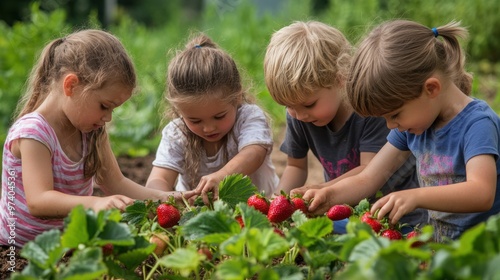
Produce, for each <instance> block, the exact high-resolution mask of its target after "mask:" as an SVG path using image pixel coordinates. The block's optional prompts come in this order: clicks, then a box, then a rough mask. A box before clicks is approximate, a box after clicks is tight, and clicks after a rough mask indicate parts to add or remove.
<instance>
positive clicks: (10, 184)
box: [0, 112, 93, 247]
mask: <svg viewBox="0 0 500 280" xmlns="http://www.w3.org/2000/svg"><path fill="white" fill-rule="evenodd" d="M82 137H83V143H84V144H83V152H84V153H82V154H85V152H86V149H87V143H86V141H85V139H86V137H85V135H83V136H82ZM21 138H29V139H34V140H36V141H39V142H41V143H42V144H43V145H45V146H46V147H47V149H49V151H50V153H51V161H52V162H51V164H52V172H53V176H54V190H56V191H60V192H62V193H66V194H71V195H81V196H88V195H92V192H93V189H92V179H84V176H83V166H84V164H83V160H80V161H79V162H74V161H72V160H70V159H69V158H68V157H67V156H66V154H65V153H64V152H63V150H62V148H61V146H60V144H59V140H58V139H57V136H56V133H55V131H54V130H53V129H52V127H51V126H50V125H49V124H48V123H47V121H46V120H45V119H44V118H43V117H42V115H40V114H39V113H37V112H33V113H30V114H27V115H25V116H23V117H22V118H20V119H19V120H17V121H16V122H15V123H14V124H13V125H12V127H11V128H10V129H9V133H8V135H7V139H6V140H5V144H4V147H3V164H2V193H1V199H0V244H1V245H9V246H10V245H15V246H19V247H20V246H23V245H24V244H25V243H26V242H28V241H30V240H33V239H34V238H35V237H36V236H37V235H38V234H40V233H42V232H44V231H46V230H49V229H53V228H59V229H61V228H62V226H63V219H60V218H57V219H56V218H55V219H42V218H37V217H34V216H32V215H31V214H30V212H29V209H28V207H27V203H26V196H25V192H24V186H23V180H22V179H23V174H22V169H21V164H22V162H21V160H20V159H19V158H16V157H15V156H14V155H13V154H12V153H11V151H10V148H11V146H12V143H13V142H14V141H16V140H18V139H21ZM26 175H27V176H29V174H26Z"/></svg>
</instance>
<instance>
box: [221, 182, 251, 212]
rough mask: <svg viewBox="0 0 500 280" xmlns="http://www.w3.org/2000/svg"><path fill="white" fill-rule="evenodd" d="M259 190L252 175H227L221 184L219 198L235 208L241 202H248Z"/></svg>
mask: <svg viewBox="0 0 500 280" xmlns="http://www.w3.org/2000/svg"><path fill="white" fill-rule="evenodd" d="M256 191H257V187H255V185H254V184H253V183H252V181H251V180H250V177H248V176H243V175H242V174H233V175H229V176H226V177H225V178H224V180H222V181H221V182H220V184H219V199H220V200H222V201H224V202H226V203H227V204H228V205H229V206H231V207H232V208H234V207H235V206H236V204H238V203H240V202H246V201H247V200H248V198H249V197H250V196H252V195H253V194H254V193H255V192H256Z"/></svg>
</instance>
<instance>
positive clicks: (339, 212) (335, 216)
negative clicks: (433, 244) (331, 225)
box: [326, 201, 420, 240]
mask: <svg viewBox="0 0 500 280" xmlns="http://www.w3.org/2000/svg"><path fill="white" fill-rule="evenodd" d="M365 202H366V201H365ZM352 215H357V216H359V219H360V221H361V222H363V223H365V224H368V225H369V226H370V227H371V228H372V229H373V231H374V232H375V233H377V234H379V235H380V236H383V237H386V238H389V239H390V240H400V239H403V237H405V238H406V239H410V238H413V237H417V236H418V235H419V234H420V231H419V230H418V228H415V229H413V230H412V231H411V232H409V233H407V234H406V235H405V236H403V234H402V233H401V230H400V228H401V226H402V225H399V224H398V225H389V223H388V222H387V218H383V219H382V220H379V219H377V218H376V217H374V216H373V215H372V214H371V213H370V211H369V210H367V209H354V208H352V207H351V206H349V205H347V204H339V205H333V206H332V207H331V208H330V209H329V210H328V212H326V216H327V217H328V218H329V219H330V220H332V221H339V220H343V219H348V218H349V217H351V216H352Z"/></svg>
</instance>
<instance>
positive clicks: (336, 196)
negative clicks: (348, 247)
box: [303, 143, 410, 214]
mask: <svg viewBox="0 0 500 280" xmlns="http://www.w3.org/2000/svg"><path fill="white" fill-rule="evenodd" d="M409 156H410V152H409V151H401V150H398V149H397V148H396V147H394V146H393V145H391V144H390V143H386V144H385V145H384V146H383V147H382V149H380V151H379V152H378V153H377V154H376V155H375V156H374V157H373V159H372V160H371V161H370V163H369V164H368V165H367V166H366V167H365V168H364V169H363V170H362V171H361V172H360V173H359V174H357V175H354V176H350V177H347V178H345V179H342V180H340V181H338V182H337V183H335V184H333V185H330V186H328V187H325V188H321V189H310V190H308V191H306V192H305V193H304V196H303V197H304V199H305V200H311V199H313V200H312V201H311V204H310V206H309V211H310V212H312V213H315V214H324V213H325V212H326V211H328V209H329V208H330V207H331V206H333V205H335V204H344V203H345V204H350V205H355V204H357V203H359V201H360V200H362V199H363V198H366V197H369V196H372V195H373V194H375V193H376V192H377V190H379V189H380V188H381V187H382V186H383V185H384V183H385V182H386V181H387V180H388V179H389V178H390V177H391V176H392V174H393V173H394V172H395V171H396V170H398V168H399V167H401V165H403V163H404V162H405V161H406V160H407V159H408V157H409Z"/></svg>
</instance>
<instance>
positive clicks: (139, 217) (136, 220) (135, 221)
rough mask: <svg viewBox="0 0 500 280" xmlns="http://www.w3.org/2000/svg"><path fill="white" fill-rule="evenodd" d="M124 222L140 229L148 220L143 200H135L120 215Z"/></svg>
mask: <svg viewBox="0 0 500 280" xmlns="http://www.w3.org/2000/svg"><path fill="white" fill-rule="evenodd" d="M122 218H123V220H124V221H126V222H128V223H129V224H131V225H133V226H135V227H140V226H141V225H142V224H143V223H144V222H146V221H147V218H148V208H147V206H146V202H145V201H143V200H135V201H134V203H133V204H131V205H129V206H127V208H125V211H124V212H123V214H122Z"/></svg>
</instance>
